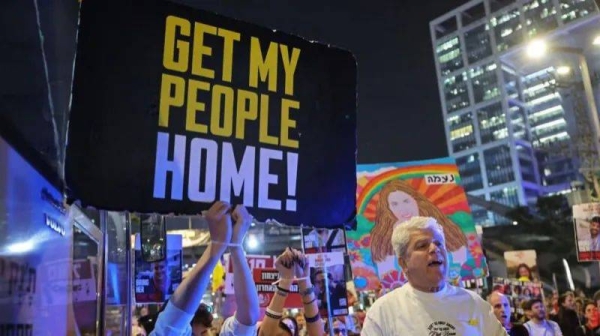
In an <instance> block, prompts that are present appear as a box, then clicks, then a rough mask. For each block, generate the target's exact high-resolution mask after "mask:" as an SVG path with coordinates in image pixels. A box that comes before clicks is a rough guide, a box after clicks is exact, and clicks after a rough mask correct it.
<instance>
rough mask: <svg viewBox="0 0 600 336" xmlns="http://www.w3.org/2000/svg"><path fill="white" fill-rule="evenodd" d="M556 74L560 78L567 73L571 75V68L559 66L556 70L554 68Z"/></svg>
mask: <svg viewBox="0 0 600 336" xmlns="http://www.w3.org/2000/svg"><path fill="white" fill-rule="evenodd" d="M556 73H557V74H559V75H561V76H565V75H568V74H569V73H571V67H569V66H566V65H561V66H559V67H558V68H556Z"/></svg>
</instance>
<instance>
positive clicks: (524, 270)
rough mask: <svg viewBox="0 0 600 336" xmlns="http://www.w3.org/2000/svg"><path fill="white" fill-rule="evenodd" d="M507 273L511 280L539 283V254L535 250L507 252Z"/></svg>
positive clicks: (505, 258)
mask: <svg viewBox="0 0 600 336" xmlns="http://www.w3.org/2000/svg"><path fill="white" fill-rule="evenodd" d="M504 260H505V261H506V273H507V274H508V278H509V279H515V280H518V281H538V280H539V277H538V275H537V274H538V271H537V254H536V252H535V250H522V251H506V252H504Z"/></svg>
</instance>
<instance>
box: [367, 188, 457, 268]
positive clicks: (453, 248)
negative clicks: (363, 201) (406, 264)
mask: <svg viewBox="0 0 600 336" xmlns="http://www.w3.org/2000/svg"><path fill="white" fill-rule="evenodd" d="M376 211H377V212H376V219H375V226H374V227H373V230H372V231H371V255H372V258H373V261H374V262H375V263H376V264H377V270H378V273H379V276H380V278H383V277H385V274H386V273H388V272H393V271H394V270H395V269H396V267H395V262H396V260H395V259H396V258H395V257H394V251H393V249H392V244H391V238H392V231H393V229H394V228H395V227H397V226H398V225H402V223H404V222H406V221H407V220H408V219H410V218H412V217H414V216H426V217H433V218H435V219H436V220H437V222H438V223H439V224H440V225H441V226H442V228H443V230H444V235H445V236H446V237H447V241H446V244H447V248H448V250H449V251H450V253H451V254H452V262H453V263H455V264H463V263H464V262H465V261H466V260H467V256H468V251H467V238H466V237H465V235H464V233H463V232H462V231H461V229H460V227H458V225H456V224H455V223H454V222H452V221H451V220H450V219H449V218H448V217H446V216H445V215H444V214H443V213H442V212H441V211H440V209H438V208H437V207H436V206H435V205H434V204H433V203H432V202H431V201H430V200H429V199H427V197H425V196H424V195H422V194H420V193H419V192H417V191H416V190H415V189H414V188H412V187H411V186H410V185H409V184H408V183H406V182H404V181H401V180H393V181H390V182H388V183H387V184H386V185H385V186H383V188H382V189H381V191H380V192H379V200H378V202H377V210H376Z"/></svg>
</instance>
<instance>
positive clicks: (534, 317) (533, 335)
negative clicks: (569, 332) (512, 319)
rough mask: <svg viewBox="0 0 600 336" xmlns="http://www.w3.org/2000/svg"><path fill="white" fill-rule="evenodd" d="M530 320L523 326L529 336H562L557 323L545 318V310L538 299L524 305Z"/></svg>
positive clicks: (542, 303)
mask: <svg viewBox="0 0 600 336" xmlns="http://www.w3.org/2000/svg"><path fill="white" fill-rule="evenodd" d="M525 310H526V311H528V312H529V314H530V316H531V320H529V321H528V322H527V323H525V324H524V326H525V328H527V331H528V332H529V335H530V336H562V335H563V334H562V332H561V331H560V327H559V326H558V323H556V322H554V321H551V320H548V319H547V318H546V308H545V307H544V302H543V301H542V300H540V299H533V300H530V301H528V302H527V304H525Z"/></svg>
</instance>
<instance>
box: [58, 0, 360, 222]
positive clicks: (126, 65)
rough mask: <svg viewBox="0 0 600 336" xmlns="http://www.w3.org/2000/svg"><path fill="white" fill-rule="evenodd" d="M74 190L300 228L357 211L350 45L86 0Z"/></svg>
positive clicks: (75, 111)
mask: <svg viewBox="0 0 600 336" xmlns="http://www.w3.org/2000/svg"><path fill="white" fill-rule="evenodd" d="M68 141H69V143H68V146H67V163H66V180H67V185H68V187H69V191H70V197H71V199H79V200H81V201H82V203H84V204H89V205H93V206H96V207H99V208H104V209H110V210H129V211H138V212H159V213H166V212H174V213H182V214H197V213H199V212H201V211H202V210H206V209H208V208H209V207H210V205H211V204H212V203H213V202H214V201H217V200H223V201H228V202H230V203H232V204H244V205H246V206H247V207H249V208H250V211H251V212H252V214H253V215H254V216H255V217H256V218H258V219H262V220H265V219H276V220H278V221H280V222H284V223H286V224H292V225H299V224H305V225H311V226H322V227H329V226H340V225H342V224H345V223H348V222H350V221H352V219H353V218H354V214H355V193H356V168H355V167H356V62H355V60H354V58H353V56H352V55H351V54H350V53H348V52H346V51H343V50H340V49H336V48H332V47H329V46H326V45H323V44H319V43H312V42H309V41H306V40H303V39H301V38H298V37H295V36H291V35H288V34H284V33H281V32H277V31H273V30H271V29H266V28H262V27H259V26H256V25H252V24H248V23H244V22H240V21H236V20H232V19H228V18H225V17H222V16H219V15H216V14H213V13H209V12H205V11H201V10H197V9H192V8H189V7H185V6H181V5H177V4H174V3H171V2H169V1H158V0H146V1H142V0H119V1H116V0H109V1H105V0H86V1H84V2H83V3H82V10H81V20H80V31H79V36H78V53H77V59H76V66H75V77H74V85H73V100H72V109H71V115H70V128H69V140H68Z"/></svg>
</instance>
